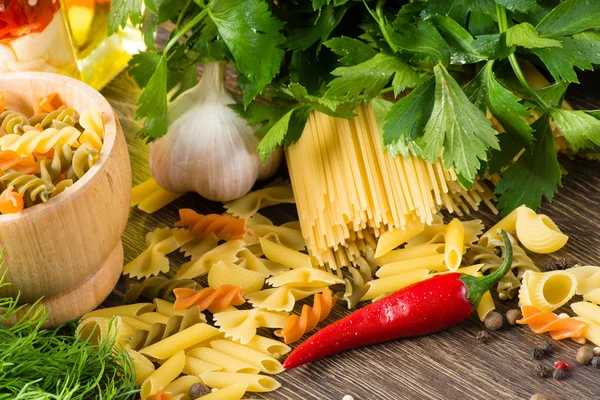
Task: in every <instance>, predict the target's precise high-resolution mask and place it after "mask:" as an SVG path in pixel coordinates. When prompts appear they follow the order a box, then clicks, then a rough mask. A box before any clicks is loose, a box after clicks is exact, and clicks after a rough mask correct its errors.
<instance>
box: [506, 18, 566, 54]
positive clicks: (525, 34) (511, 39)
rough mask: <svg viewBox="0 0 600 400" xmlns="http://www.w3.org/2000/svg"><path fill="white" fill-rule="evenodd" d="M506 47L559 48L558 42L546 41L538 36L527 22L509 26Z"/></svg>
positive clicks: (553, 40)
mask: <svg viewBox="0 0 600 400" xmlns="http://www.w3.org/2000/svg"><path fill="white" fill-rule="evenodd" d="M506 45H507V46H509V47H510V46H521V47H526V48H528V49H535V48H547V47H560V45H561V43H560V41H559V40H555V39H546V38H543V37H541V36H540V34H539V33H538V32H537V31H536V30H535V27H534V26H533V25H531V24H530V23H528V22H524V23H522V24H517V25H514V26H511V27H510V28H508V30H507V31H506Z"/></svg>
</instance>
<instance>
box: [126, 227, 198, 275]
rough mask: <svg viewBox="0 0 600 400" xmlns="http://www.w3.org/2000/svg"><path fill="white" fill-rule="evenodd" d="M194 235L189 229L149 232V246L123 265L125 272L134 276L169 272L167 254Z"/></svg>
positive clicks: (147, 241) (165, 229)
mask: <svg viewBox="0 0 600 400" xmlns="http://www.w3.org/2000/svg"><path fill="white" fill-rule="evenodd" d="M193 238H194V237H193V236H192V235H191V234H190V233H189V232H188V231H187V229H169V228H164V229H157V230H155V231H154V232H150V233H148V235H147V236H146V245H147V246H148V248H147V249H146V250H144V251H143V252H142V253H141V254H140V255H138V256H137V257H136V258H135V259H133V261H131V262H130V263H128V264H127V265H125V266H124V267H123V274H124V275H129V276H130V277H132V278H138V279H139V278H147V277H149V276H152V275H158V274H159V273H160V272H169V259H168V258H167V254H169V253H172V252H174V251H175V250H177V249H179V248H180V247H181V246H182V245H183V244H185V243H187V242H189V241H190V240H192V239H193Z"/></svg>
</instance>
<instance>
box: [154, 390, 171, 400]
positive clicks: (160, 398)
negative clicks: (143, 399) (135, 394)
mask: <svg viewBox="0 0 600 400" xmlns="http://www.w3.org/2000/svg"><path fill="white" fill-rule="evenodd" d="M172 398H173V396H171V392H166V393H165V392H163V389H162V388H160V389H158V392H156V393H154V394H153V395H152V396H150V397H148V400H171V399H172Z"/></svg>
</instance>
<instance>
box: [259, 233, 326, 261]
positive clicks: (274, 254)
mask: <svg viewBox="0 0 600 400" xmlns="http://www.w3.org/2000/svg"><path fill="white" fill-rule="evenodd" d="M259 241H260V247H261V249H262V251H263V253H264V254H265V257H267V258H268V259H269V260H271V261H273V262H276V263H278V264H281V265H283V266H285V267H288V268H292V269H294V268H303V267H312V266H313V265H314V264H315V262H314V260H312V259H311V257H310V256H309V255H308V254H304V253H300V252H299V251H296V250H292V249H290V248H288V247H285V246H283V245H281V244H278V243H275V242H272V241H270V240H268V239H265V238H260V239H259Z"/></svg>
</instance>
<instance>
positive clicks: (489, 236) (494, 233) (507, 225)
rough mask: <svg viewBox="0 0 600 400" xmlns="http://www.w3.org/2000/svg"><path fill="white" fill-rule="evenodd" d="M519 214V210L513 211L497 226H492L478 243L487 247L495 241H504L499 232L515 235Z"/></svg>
mask: <svg viewBox="0 0 600 400" xmlns="http://www.w3.org/2000/svg"><path fill="white" fill-rule="evenodd" d="M517 214H518V208H517V209H515V210H513V211H512V212H511V213H510V214H508V215H507V216H506V217H504V218H502V219H501V220H500V221H499V222H498V223H497V224H496V225H494V226H492V227H491V228H490V229H488V230H487V231H486V232H485V233H484V234H483V235H481V238H479V242H478V243H479V244H480V245H482V246H486V247H487V246H488V245H489V244H490V242H491V241H493V240H494V241H497V240H502V238H501V237H500V234H499V233H498V231H499V230H503V231H505V232H507V233H510V234H514V233H515V231H516V229H517Z"/></svg>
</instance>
